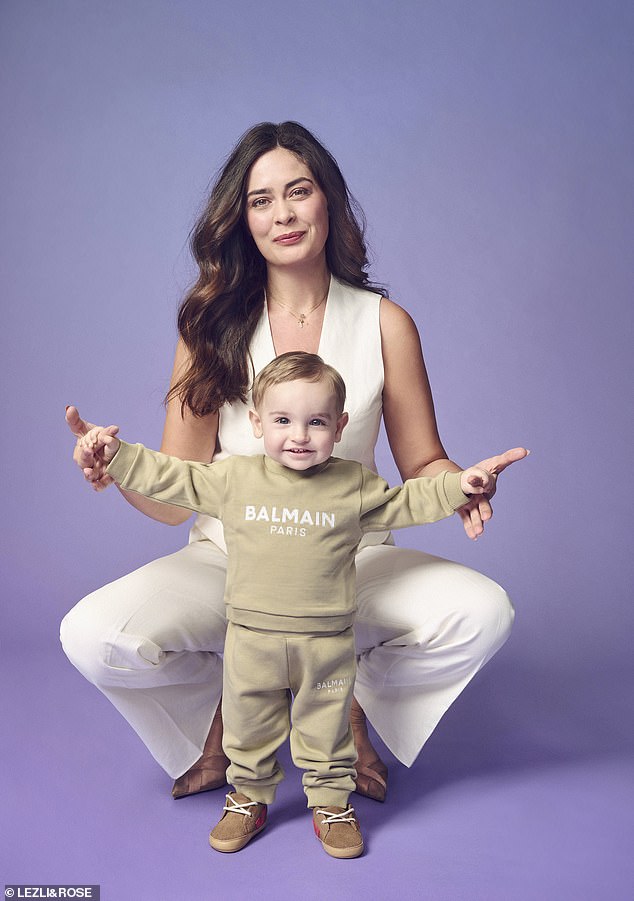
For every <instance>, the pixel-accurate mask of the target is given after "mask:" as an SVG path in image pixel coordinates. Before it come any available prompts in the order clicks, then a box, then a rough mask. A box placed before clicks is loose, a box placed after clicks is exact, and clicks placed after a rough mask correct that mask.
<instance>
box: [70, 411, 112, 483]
mask: <svg viewBox="0 0 634 901" xmlns="http://www.w3.org/2000/svg"><path fill="white" fill-rule="evenodd" d="M66 422H67V424H68V428H69V429H70V430H71V432H72V433H73V435H75V437H76V438H77V442H76V444H75V449H74V450H73V460H74V461H75V463H76V464H77V466H79V468H80V469H81V471H82V472H83V474H84V478H85V479H86V481H87V482H90V484H91V485H92V487H93V488H94V490H95V491H103V490H104V488H107V487H108V485H111V484H112V478H111V477H110V476H109V475H108V473H107V472H106V466H107V465H108V464H107V463H106V462H105V460H104V458H103V451H101V450H98V451H95V450H94V449H91V448H90V447H87V446H86V445H85V444H84V443H82V438H83V437H84V436H85V435H87V434H88V433H89V432H90V430H91V429H94V428H95V427H96V426H95V424H94V423H92V422H86V421H85V420H84V419H82V418H81V416H80V415H79V410H78V409H77V407H66Z"/></svg>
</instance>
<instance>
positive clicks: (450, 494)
mask: <svg viewBox="0 0 634 901" xmlns="http://www.w3.org/2000/svg"><path fill="white" fill-rule="evenodd" d="M460 475H461V473H459V472H442V473H440V474H439V475H437V476H434V477H432V478H427V477H422V478H420V479H408V481H406V482H405V483H404V484H403V485H398V486H397V487H395V488H390V487H389V485H388V484H387V482H386V481H385V480H384V479H382V478H381V477H380V476H378V475H376V473H374V472H371V471H370V470H368V469H364V470H363V480H362V487H361V528H362V530H363V531H364V532H378V531H383V530H384V529H405V528H407V527H408V526H420V525H423V524H424V523H428V522H436V521H437V520H439V519H444V518H445V517H447V516H451V514H452V513H453V512H454V511H455V510H457V509H458V507H462V506H463V505H464V504H466V503H467V502H468V500H469V498H468V497H467V495H466V494H464V493H463V492H462V490H461V488H460Z"/></svg>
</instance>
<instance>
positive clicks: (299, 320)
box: [269, 291, 328, 328]
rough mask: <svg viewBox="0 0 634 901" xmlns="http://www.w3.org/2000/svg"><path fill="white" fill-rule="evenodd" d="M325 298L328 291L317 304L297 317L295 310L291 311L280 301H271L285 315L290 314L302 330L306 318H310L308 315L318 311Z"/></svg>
mask: <svg viewBox="0 0 634 901" xmlns="http://www.w3.org/2000/svg"><path fill="white" fill-rule="evenodd" d="M327 297H328V291H326V293H325V294H324V296H323V297H322V299H321V300H320V301H319V303H316V304H315V305H314V306H312V307H311V308H310V310H307V311H306V312H305V313H300V314H299V316H298V315H297V313H296V312H295V310H293V309H291V307H289V306H287V305H286V304H285V303H282V301H281V300H273V303H276V304H277V305H278V306H279V307H281V308H282V309H283V310H286V312H287V313H290V314H291V316H292V317H293V318H294V319H297V324H298V325H299V327H300V328H304V325H305V324H306V322H307V321H308V317H309V316H310V314H311V313H314V312H315V310H317V309H319V307H320V306H321V305H322V303H323V302H324V301H325V300H326V298H327ZM271 299H272V298H269V300H271Z"/></svg>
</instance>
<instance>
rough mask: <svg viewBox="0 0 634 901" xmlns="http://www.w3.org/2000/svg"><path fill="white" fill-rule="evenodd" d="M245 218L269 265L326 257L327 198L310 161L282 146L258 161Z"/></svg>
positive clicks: (251, 178)
mask: <svg viewBox="0 0 634 901" xmlns="http://www.w3.org/2000/svg"><path fill="white" fill-rule="evenodd" d="M246 221H247V225H248V227H249V231H250V232H251V235H252V236H253V240H254V241H255V243H256V246H257V248H258V250H259V251H260V253H261V254H262V256H263V257H264V259H265V260H266V262H267V264H268V265H269V266H301V265H305V264H306V263H312V262H314V261H315V260H317V259H320V258H323V255H324V254H325V246H326V238H327V237H328V204H327V202H326V195H325V194H324V192H323V191H322V190H321V188H320V187H319V185H318V184H317V182H316V181H315V178H314V176H313V174H312V172H311V171H310V169H309V168H308V166H307V165H306V164H305V163H304V162H302V160H300V159H299V157H297V156H295V154H294V153H291V152H290V150H285V149H284V148H283V147H276V148H275V149H274V150H269V151H268V153H265V154H263V155H262V156H261V157H260V158H259V159H258V160H256V161H255V163H254V164H253V166H252V167H251V171H250V173H249V178H248V181H247V196H246Z"/></svg>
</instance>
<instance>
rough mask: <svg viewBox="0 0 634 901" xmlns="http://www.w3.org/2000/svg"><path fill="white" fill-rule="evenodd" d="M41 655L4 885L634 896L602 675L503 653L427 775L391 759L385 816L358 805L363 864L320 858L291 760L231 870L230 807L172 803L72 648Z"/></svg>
mask: <svg viewBox="0 0 634 901" xmlns="http://www.w3.org/2000/svg"><path fill="white" fill-rule="evenodd" d="M32 651H33V653H32V654H31V655H25V656H27V657H30V659H28V660H27V661H26V663H25V662H24V658H22V660H20V659H18V658H17V656H16V657H15V658H11V657H6V656H5V657H4V658H3V664H5V666H6V668H7V673H10V674H11V684H12V685H13V686H14V689H13V690H11V691H7V692H6V693H5V695H6V700H7V709H5V710H3V711H2V713H3V722H4V723H5V728H4V730H3V731H4V735H5V738H4V741H3V755H4V761H3V771H4V773H6V774H7V778H6V787H5V789H4V793H3V794H4V797H3V802H4V803H3V805H2V810H3V814H4V816H5V826H4V830H3V834H4V840H3V843H2V851H1V852H0V853H1V857H0V862H1V871H2V875H3V878H4V883H31V884H37V883H48V884H56V883H58V884H62V883H74V884H80V883H83V882H85V883H89V884H96V883H98V884H100V885H101V887H102V895H101V897H102V899H104V901H112V899H116V901H150V899H152V901H154V899H175V901H202V899H207V898H222V899H227V901H233V899H236V901H237V899H243V898H258V899H262V901H267V899H280V898H298V899H307V901H311V899H320V901H321V899H323V898H333V899H339V898H342V899H343V898H347V899H349V898H376V899H380V901H388V899H400V901H408V899H414V898H416V899H418V898H424V899H431V901H463V899H464V901H480V899H482V901H498V899H500V901H502V899H503V901H507V899H508V901H532V899H535V901H537V899H539V901H550V899H553V901H555V899H556V901H568V899H570V901H631V899H632V897H634V862H633V855H632V838H633V837H634V830H633V829H632V826H633V821H634V803H633V802H634V761H633V758H632V754H631V748H632V741H631V736H629V737H628V735H627V730H628V729H629V731H630V732H631V718H630V719H629V721H627V726H620V725H619V722H624V721H625V720H626V718H625V715H623V717H622V720H621V718H620V717H619V715H618V711H619V709H622V710H625V709H626V706H625V700H626V699H627V697H628V696H631V692H630V690H629V689H630V686H627V685H621V691H622V698H620V697H619V696H618V694H615V693H614V689H613V688H612V689H611V692H610V694H609V695H607V693H606V697H609V705H608V704H607V702H606V704H605V706H604V708H603V709H604V711H605V716H604V718H603V720H602V721H601V717H599V718H598V719H597V716H596V711H597V710H600V709H602V704H601V692H602V688H601V686H600V685H599V684H598V683H597V681H596V678H595V679H592V678H590V677H589V678H588V679H587V681H586V684H584V680H583V679H581V678H580V677H579V675H578V674H577V676H576V677H575V678H574V680H573V679H572V677H569V679H568V681H565V680H562V678H561V677H560V676H557V675H556V674H552V673H551V674H546V673H542V674H539V673H537V674H536V673H535V672H533V673H531V674H530V680H529V676H528V674H525V673H521V672H519V673H518V672H517V671H513V669H512V668H513V666H514V660H513V655H512V654H510V653H508V652H505V651H503V652H502V653H501V655H499V657H498V658H497V659H496V660H494V661H493V662H492V664H490V665H489V667H488V670H487V671H486V672H484V673H482V674H481V676H480V677H479V679H478V680H476V681H475V682H474V683H473V684H472V685H471V686H470V688H469V689H468V690H467V691H466V692H465V693H464V694H463V696H462V697H461V698H460V699H459V700H458V701H457V703H456V704H455V705H454V707H453V708H452V710H451V711H450V712H449V713H448V714H447V716H446V717H445V719H444V720H443V722H442V723H441V725H440V727H439V728H438V730H437V731H436V733H435V735H434V736H433V738H432V740H431V741H430V742H429V744H428V745H427V747H426V749H425V750H424V752H423V754H422V755H421V757H420V758H419V761H418V762H417V763H416V764H415V766H414V767H413V768H412V769H411V770H409V771H408V770H406V769H405V768H403V767H402V766H400V765H397V764H395V763H394V762H393V765H392V767H391V777H390V778H391V782H390V793H389V797H388V800H387V802H386V803H385V804H384V805H380V804H377V803H375V802H372V801H369V800H366V799H358V801H355V798H356V796H353V802H354V803H356V809H357V812H358V813H359V816H360V819H361V821H362V824H363V826H364V832H365V836H366V848H367V850H366V853H365V855H364V856H363V857H362V858H360V859H358V860H356V861H335V860H332V859H330V858H328V857H327V856H326V855H325V854H324V852H323V851H322V850H321V848H320V847H319V845H318V844H317V842H316V840H315V838H314V837H313V834H312V828H311V822H310V816H309V814H308V813H307V811H306V810H305V808H304V802H303V794H302V790H301V783H300V776H299V773H298V772H297V771H296V770H295V769H294V768H293V767H292V765H291V764H290V763H289V762H288V755H287V753H286V752H285V753H284V759H285V768H286V771H287V779H286V780H285V782H284V783H283V785H282V788H281V791H280V794H279V798H278V801H277V803H276V804H275V806H274V808H273V811H272V815H271V820H270V826H269V827H268V829H267V830H266V831H265V833H263V835H262V836H261V837H260V838H258V839H256V840H255V841H254V842H253V843H252V844H251V845H249V847H248V848H247V849H245V850H244V851H243V852H242V853H240V854H239V855H226V856H224V855H220V854H217V853H215V852H213V851H212V850H211V849H210V848H209V846H208V844H207V832H208V829H209V827H210V825H211V824H212V823H213V822H214V820H215V819H216V818H217V816H218V814H219V811H220V808H221V806H222V801H223V796H222V793H221V792H214V793H208V794H206V795H199V796H197V797H194V798H190V799H186V800H182V801H178V802H175V801H173V800H172V799H171V797H170V794H169V788H170V783H169V780H168V779H167V777H166V776H165V775H164V774H163V773H162V771H161V770H160V769H159V768H158V767H157V766H156V764H154V762H153V761H152V760H151V759H150V758H149V757H148V755H147V753H146V751H145V749H144V748H143V747H142V745H141V744H140V742H139V741H138V740H137V738H136V736H135V735H134V734H133V733H132V732H131V730H130V729H129V728H128V727H127V726H126V724H125V723H124V722H123V720H121V719H120V717H119V716H118V714H117V713H116V712H115V711H114V710H113V709H112V708H111V707H110V706H109V704H108V702H107V701H105V700H104V699H103V698H102V697H101V696H100V695H99V694H98V693H97V692H96V691H95V690H94V689H93V688H92V687H91V686H90V685H88V684H87V683H85V682H84V680H83V679H82V678H81V677H80V676H79V675H78V674H77V673H76V672H75V671H74V670H73V669H72V667H71V666H70V664H68V663H67V662H66V660H65V658H64V657H63V655H62V653H61V651H57V649H56V648H55V647H54V646H53V645H52V644H51V645H50V647H48V648H47V649H46V650H45V651H42V650H41V649H38V648H33V649H32ZM42 673H46V674H47V678H46V680H45V681H44V683H42V679H41V677H42ZM7 679H8V676H6V677H5V682H4V684H5V685H6V684H8V683H7V681H6V680H7ZM590 686H592V690H590ZM621 700H622V701H623V703H621ZM584 709H591V710H593V711H595V713H594V714H593V719H592V721H589V720H588V719H587V718H586V717H585V716H584ZM386 759H387V760H388V762H390V756H389V754H387V753H386ZM264 873H266V874H268V875H267V876H266V881H265V877H264V875H263V874H264Z"/></svg>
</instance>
